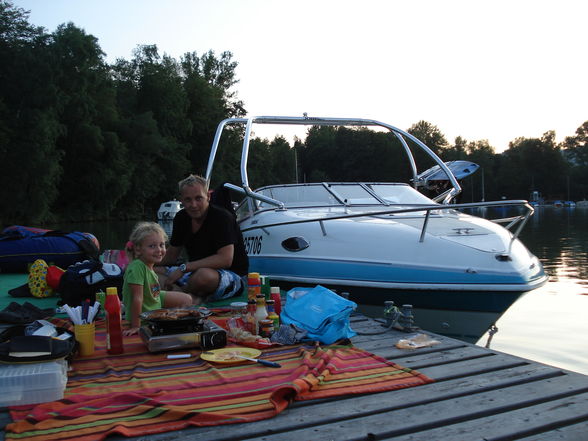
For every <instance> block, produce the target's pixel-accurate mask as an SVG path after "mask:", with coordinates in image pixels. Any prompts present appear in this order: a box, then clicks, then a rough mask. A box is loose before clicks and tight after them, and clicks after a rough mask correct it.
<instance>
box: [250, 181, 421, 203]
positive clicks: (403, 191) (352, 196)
mask: <svg viewBox="0 0 588 441" xmlns="http://www.w3.org/2000/svg"><path fill="white" fill-rule="evenodd" d="M368 189H369V190H371V191H372V192H373V193H375V194H376V196H377V198H376V197H374V196H373V195H372V194H371V193H370V191H369V190H368ZM257 193H260V194H262V195H264V196H268V197H270V198H272V199H275V200H278V201H280V202H283V203H284V205H285V206H286V207H290V208H291V207H316V206H341V205H348V206H349V205H382V201H384V203H385V204H386V205H422V204H425V205H430V204H432V203H433V201H431V199H429V198H427V197H426V196H424V195H422V194H421V193H419V192H418V191H416V190H415V189H414V188H412V187H410V186H409V185H406V184H377V183H371V184H359V183H336V184H335V183H325V184H318V183H317V184H302V185H284V186H274V187H265V188H262V189H260V190H258V191H257ZM378 198H379V199H378ZM259 208H260V209H264V208H273V206H272V205H270V204H268V203H265V202H260V203H259Z"/></svg>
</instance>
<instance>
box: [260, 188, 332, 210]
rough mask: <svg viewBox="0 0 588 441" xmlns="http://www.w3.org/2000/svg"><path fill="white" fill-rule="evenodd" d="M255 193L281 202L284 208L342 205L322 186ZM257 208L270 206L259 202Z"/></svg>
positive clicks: (274, 189)
mask: <svg viewBox="0 0 588 441" xmlns="http://www.w3.org/2000/svg"><path fill="white" fill-rule="evenodd" d="M257 193H261V194H262V195H264V196H268V197H270V198H272V199H276V200H278V201H280V202H283V203H284V205H285V206H286V207H312V206H322V205H342V203H341V202H340V201H338V200H337V198H335V196H334V195H333V194H332V193H330V192H329V191H327V189H326V188H325V187H324V186H323V185H322V184H316V185H287V186H280V187H267V188H263V189H261V190H259V191H257ZM259 207H260V208H267V207H270V205H269V204H266V203H265V202H261V203H260V204H259Z"/></svg>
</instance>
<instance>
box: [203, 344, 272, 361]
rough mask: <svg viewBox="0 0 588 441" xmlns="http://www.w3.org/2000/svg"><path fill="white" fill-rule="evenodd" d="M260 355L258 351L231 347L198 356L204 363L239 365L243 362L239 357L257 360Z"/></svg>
mask: <svg viewBox="0 0 588 441" xmlns="http://www.w3.org/2000/svg"><path fill="white" fill-rule="evenodd" d="M260 355H261V351H260V350H259V349H254V348H244V347H233V348H221V349H212V350H210V351H205V352H203V353H202V354H200V358H202V359H203V360H206V361H212V362H213V363H239V362H242V361H245V360H244V359H243V358H241V357H247V358H257V357H259V356H260Z"/></svg>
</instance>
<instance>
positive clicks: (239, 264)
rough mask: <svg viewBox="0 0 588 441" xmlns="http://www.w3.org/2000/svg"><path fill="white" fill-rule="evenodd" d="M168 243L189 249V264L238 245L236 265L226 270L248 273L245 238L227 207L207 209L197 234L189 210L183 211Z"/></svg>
mask: <svg viewBox="0 0 588 441" xmlns="http://www.w3.org/2000/svg"><path fill="white" fill-rule="evenodd" d="M169 242H170V244H171V245H172V246H175V247H186V252H187V253H188V259H189V260H190V261H193V260H199V259H203V258H205V257H208V256H211V255H213V254H215V253H216V252H217V251H218V250H219V249H220V248H222V247H224V246H226V245H230V244H233V245H234V246H235V252H234V256H233V264H232V265H231V267H230V268H226V269H229V270H231V271H233V272H234V273H236V274H239V275H240V276H244V275H246V274H247V272H248V270H249V259H248V257H247V253H246V252H245V245H244V244H243V235H242V234H241V230H240V229H239V226H238V225H237V222H236V221H235V217H234V216H233V214H231V213H229V212H228V211H227V210H225V209H224V208H221V207H217V206H215V205H213V204H210V205H209V206H208V213H207V214H206V218H205V219H204V222H203V223H202V226H201V227H200V229H199V230H198V231H197V232H196V233H192V219H191V218H190V216H189V215H188V213H186V210H180V211H179V212H178V213H177V214H176V216H175V217H174V224H173V231H172V236H171V239H170V241H169Z"/></svg>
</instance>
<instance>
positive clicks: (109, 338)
mask: <svg viewBox="0 0 588 441" xmlns="http://www.w3.org/2000/svg"><path fill="white" fill-rule="evenodd" d="M104 309H105V310H106V350H107V352H108V353H109V354H122V353H123V352H124V348H123V342H122V323H121V311H120V300H119V298H118V291H117V289H116V287H108V288H106V300H105V302H104Z"/></svg>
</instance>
